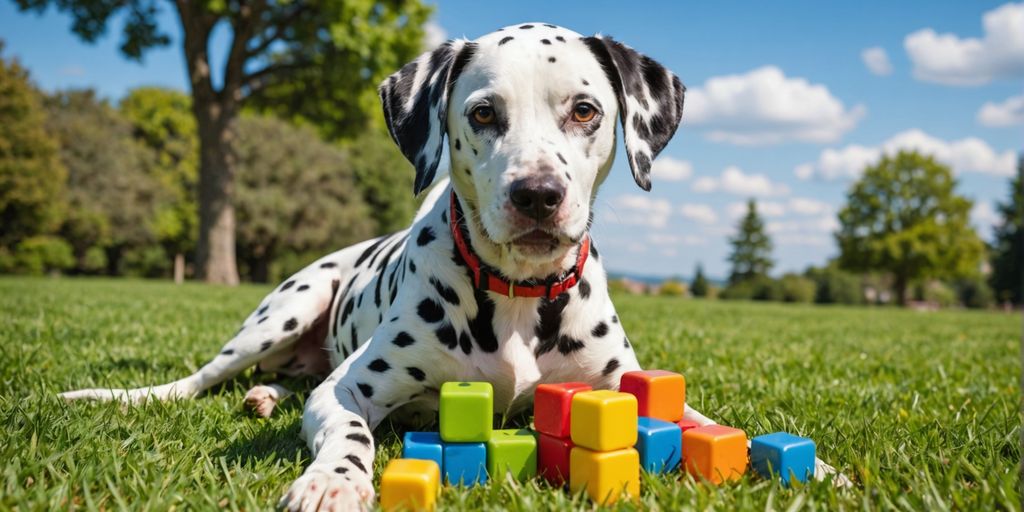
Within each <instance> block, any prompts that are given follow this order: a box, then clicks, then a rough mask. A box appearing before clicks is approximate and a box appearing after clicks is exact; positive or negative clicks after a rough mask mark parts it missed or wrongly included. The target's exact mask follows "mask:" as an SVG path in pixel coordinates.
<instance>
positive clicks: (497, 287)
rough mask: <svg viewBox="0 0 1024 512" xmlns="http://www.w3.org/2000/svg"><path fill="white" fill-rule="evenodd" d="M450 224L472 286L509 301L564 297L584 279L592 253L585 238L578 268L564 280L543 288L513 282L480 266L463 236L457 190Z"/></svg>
mask: <svg viewBox="0 0 1024 512" xmlns="http://www.w3.org/2000/svg"><path fill="white" fill-rule="evenodd" d="M450 209H451V222H450V223H449V225H450V227H451V230H452V238H453V239H455V247H458V249H459V255H461V256H462V260H463V261H465V262H466V266H468V267H469V270H470V272H471V273H472V276H473V286H475V287H476V288H478V289H480V290H486V291H490V292H494V293H497V294H499V295H505V296H507V297H508V298H510V299H511V298H515V297H547V298H548V299H549V300H554V299H555V297H558V296H559V295H561V294H562V293H565V292H567V291H569V290H570V289H572V287H573V286H576V283H578V282H580V280H581V279H583V265H584V264H585V263H586V262H587V254H588V253H589V252H590V235H584V237H583V241H582V242H580V248H579V254H578V255H577V256H576V264H575V265H573V267H572V268H571V269H569V272H567V273H566V274H565V275H564V276H563V277H562V278H561V279H550V280H548V282H546V283H543V284H535V283H526V282H512V281H509V280H507V279H505V278H504V277H502V276H501V275H500V274H499V273H497V272H493V271H491V269H489V268H487V267H485V266H484V264H482V263H481V262H480V258H477V256H476V254H474V253H473V250H472V249H470V247H469V244H468V243H467V242H466V238H465V236H463V234H462V229H460V225H461V224H462V211H461V210H460V209H459V207H458V202H457V201H456V199H455V190H452V197H451V207H450Z"/></svg>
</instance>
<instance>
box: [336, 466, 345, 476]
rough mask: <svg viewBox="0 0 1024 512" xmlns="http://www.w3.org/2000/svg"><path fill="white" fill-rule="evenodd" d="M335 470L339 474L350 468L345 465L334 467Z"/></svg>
mask: <svg viewBox="0 0 1024 512" xmlns="http://www.w3.org/2000/svg"><path fill="white" fill-rule="evenodd" d="M334 472H335V473H337V474H339V475H344V474H345V473H347V472H348V468H346V467H344V466H338V467H336V468H334Z"/></svg>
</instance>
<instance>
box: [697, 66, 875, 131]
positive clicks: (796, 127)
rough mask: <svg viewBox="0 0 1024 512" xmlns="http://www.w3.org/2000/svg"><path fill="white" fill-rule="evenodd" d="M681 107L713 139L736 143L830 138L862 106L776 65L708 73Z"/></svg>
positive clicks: (856, 118)
mask: <svg viewBox="0 0 1024 512" xmlns="http://www.w3.org/2000/svg"><path fill="white" fill-rule="evenodd" d="M686 108H687V111H686V123H687V125H689V126H696V127H701V128H705V129H707V130H708V134H707V136H708V138H709V139H711V140H713V141H718V142H728V143H731V144H740V145H760V144H778V143H782V142H791V141H802V142H834V141H836V140H838V139H839V138H840V137H842V135H843V134H844V133H846V132H847V131H849V130H850V129H852V128H853V127H854V125H856V124H857V122H858V121H860V119H861V118H862V117H863V116H864V112H865V109H864V106H862V105H858V106H856V107H853V108H849V109H848V108H846V106H844V105H843V102H841V101H839V100H838V99H837V98H836V97H835V96H832V93H831V92H829V90H828V88H827V87H825V86H824V85H821V84H812V83H810V82H808V81H807V80H806V79H804V78H790V77H787V76H785V74H783V72H782V70H781V69H779V68H777V67H775V66H764V67H760V68H757V69H754V70H752V71H750V72H748V73H746V74H743V75H727V76H719V77H713V78H710V79H708V81H707V82H705V83H704V86H703V87H697V88H694V89H691V90H690V91H688V92H687V98H686Z"/></svg>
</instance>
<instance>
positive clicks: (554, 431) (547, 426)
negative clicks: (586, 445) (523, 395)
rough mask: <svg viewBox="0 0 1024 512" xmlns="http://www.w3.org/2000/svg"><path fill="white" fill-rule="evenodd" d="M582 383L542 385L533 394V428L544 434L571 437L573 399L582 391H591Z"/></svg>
mask: <svg viewBox="0 0 1024 512" xmlns="http://www.w3.org/2000/svg"><path fill="white" fill-rule="evenodd" d="M590 389H591V388H590V386H589V385H587V384H584V383H582V382H565V383H562V384H541V385H539V386H537V391H535V392H534V393H533V428H534V429H536V430H537V432H540V433H542V434H547V435H549V436H555V437H569V425H570V421H569V418H570V415H569V413H570V411H571V410H572V397H573V395H575V394H576V393H578V392H580V391H590Z"/></svg>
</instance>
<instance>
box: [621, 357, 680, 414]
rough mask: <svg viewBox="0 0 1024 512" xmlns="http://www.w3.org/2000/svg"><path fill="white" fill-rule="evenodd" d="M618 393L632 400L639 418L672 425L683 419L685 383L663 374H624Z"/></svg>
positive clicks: (666, 372) (640, 372) (675, 376)
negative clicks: (667, 422)
mask: <svg viewBox="0 0 1024 512" xmlns="http://www.w3.org/2000/svg"><path fill="white" fill-rule="evenodd" d="M619 391H622V392H623V393H629V394H631V395H634V396H636V401H637V404H638V406H639V412H640V416H647V417H649V418H656V419H659V420H664V421H671V422H672V423H675V422H677V421H679V420H681V419H683V408H684V407H685V406H686V379H685V378H683V376H682V375H680V374H678V373H673V372H668V371H665V370H644V371H635V372H626V373H623V374H622V378H621V379H620V380H619Z"/></svg>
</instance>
